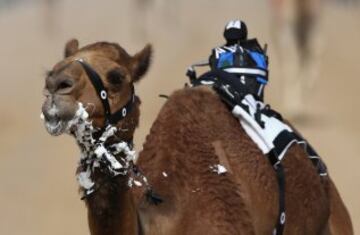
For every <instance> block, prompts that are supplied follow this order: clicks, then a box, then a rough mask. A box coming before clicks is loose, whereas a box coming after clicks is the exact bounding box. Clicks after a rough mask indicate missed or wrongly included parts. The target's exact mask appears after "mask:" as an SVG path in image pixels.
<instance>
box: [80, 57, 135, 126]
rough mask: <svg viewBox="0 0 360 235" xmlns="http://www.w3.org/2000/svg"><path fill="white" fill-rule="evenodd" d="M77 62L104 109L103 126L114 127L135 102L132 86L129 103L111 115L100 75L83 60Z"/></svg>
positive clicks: (106, 93)
mask: <svg viewBox="0 0 360 235" xmlns="http://www.w3.org/2000/svg"><path fill="white" fill-rule="evenodd" d="M76 61H77V62H79V63H80V64H81V66H82V67H83V68H84V70H85V72H86V74H87V76H88V77H89V79H90V81H91V83H92V85H93V86H94V88H95V90H96V93H97V95H98V96H99V98H100V100H101V103H102V105H103V108H104V113H105V123H104V124H105V125H104V128H106V126H108V125H109V124H111V125H115V124H116V123H117V122H119V121H120V120H122V119H124V118H125V117H126V115H127V114H128V113H130V111H131V109H132V106H133V104H134V102H135V91H134V86H133V85H132V86H131V97H130V99H129V101H128V102H127V103H126V104H125V105H124V106H123V107H122V108H120V109H119V110H117V111H116V112H114V113H111V109H110V103H109V99H108V92H107V90H106V88H105V86H104V83H103V82H102V80H101V78H100V75H99V74H98V73H97V72H96V71H95V70H94V69H93V68H92V67H91V66H90V65H89V64H88V63H87V62H86V61H85V60H83V59H77V60H76Z"/></svg>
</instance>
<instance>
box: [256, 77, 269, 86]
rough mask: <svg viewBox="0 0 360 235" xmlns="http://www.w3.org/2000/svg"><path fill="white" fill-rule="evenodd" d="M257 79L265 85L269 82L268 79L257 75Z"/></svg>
mask: <svg viewBox="0 0 360 235" xmlns="http://www.w3.org/2000/svg"><path fill="white" fill-rule="evenodd" d="M256 81H257V82H258V83H261V84H265V85H266V84H267V83H268V81H267V80H266V79H264V78H262V77H256Z"/></svg>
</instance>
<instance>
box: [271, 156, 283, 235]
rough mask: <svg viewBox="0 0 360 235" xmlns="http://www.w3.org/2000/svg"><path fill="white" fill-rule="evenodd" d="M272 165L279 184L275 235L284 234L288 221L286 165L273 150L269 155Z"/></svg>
mask: <svg viewBox="0 0 360 235" xmlns="http://www.w3.org/2000/svg"><path fill="white" fill-rule="evenodd" d="M268 158H269V161H270V163H271V165H272V166H273V167H274V169H275V172H276V178H277V181H278V186H279V215H278V221H277V223H276V228H275V229H274V232H273V234H274V235H282V234H283V232H284V226H285V221H286V212H285V172H284V167H283V166H282V164H281V162H280V160H279V159H278V154H277V153H276V152H275V151H274V150H272V151H271V152H270V153H269V155H268Z"/></svg>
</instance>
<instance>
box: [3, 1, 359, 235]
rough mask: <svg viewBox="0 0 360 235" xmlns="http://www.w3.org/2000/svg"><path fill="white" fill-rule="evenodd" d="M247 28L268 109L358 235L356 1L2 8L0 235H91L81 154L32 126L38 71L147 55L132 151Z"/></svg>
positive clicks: (67, 141)
mask: <svg viewBox="0 0 360 235" xmlns="http://www.w3.org/2000/svg"><path fill="white" fill-rule="evenodd" d="M234 18H241V19H243V20H245V21H246V23H247V25H248V29H249V34H250V37H257V38H258V40H259V42H260V43H261V44H262V45H263V44H265V43H268V54H269V57H270V84H269V85H268V87H267V90H266V101H267V102H268V103H270V104H271V105H272V107H273V108H275V109H277V110H278V111H280V112H281V113H283V115H284V116H285V117H287V118H289V119H290V120H292V121H293V123H294V124H295V126H296V127H297V128H298V129H299V130H300V131H301V132H302V134H303V135H304V136H305V137H307V138H308V139H309V141H310V142H311V143H312V145H313V146H314V147H315V148H316V149H317V151H318V152H319V154H320V155H321V156H322V157H323V159H324V160H325V162H326V163H327V165H328V168H329V171H330V175H331V177H332V178H333V180H334V181H335V183H336V185H337V187H338V189H339V191H340V193H341V195H342V198H343V200H344V201H345V203H346V205H347V207H348V209H349V211H350V213H351V216H352V220H353V224H354V227H355V234H357V233H360V200H359V199H360V181H359V179H360V170H359V164H360V125H359V121H358V120H359V117H358V115H360V91H359V89H360V75H359V74H360V66H359V62H360V45H359V42H360V2H359V1H356V0H342V1H341V0H338V1H335V0H332V1H330V0H328V1H326V0H323V1H321V0H221V1H219V0H196V1H195V0H108V1H95V0H77V1H72V0H37V1H36V0H33V1H31V0H26V1H25V0H0V71H1V73H0V91H1V93H0V110H1V114H0V127H1V129H0V234H14V235H18V234H27V235H42V234H52V235H57V234H88V228H87V220H86V209H85V206H84V204H83V202H82V201H80V196H79V194H78V192H77V190H78V189H77V188H78V186H77V182H76V179H75V168H76V164H77V161H78V155H79V151H78V148H77V146H76V145H75V142H74V140H73V139H72V138H70V137H68V136H61V137H58V138H54V137H51V136H49V135H48V134H47V133H46V131H45V129H44V128H43V124H42V121H41V120H40V107H41V104H42V100H43V97H42V88H43V85H44V77H45V71H46V70H47V69H50V68H51V67H52V66H53V65H54V64H55V63H56V62H58V61H59V60H61V59H62V55H63V49H64V44H65V42H66V41H67V40H69V39H70V38H74V37H75V38H77V39H79V41H80V44H81V45H86V44H88V43H92V42H96V41H101V40H106V41H111V42H118V43H119V44H120V45H121V46H123V47H124V48H125V49H126V50H127V51H128V52H129V53H132V54H133V53H136V52H137V51H139V50H140V49H141V48H142V47H143V46H144V45H145V43H148V42H150V43H152V44H153V46H154V57H153V64H152V66H151V69H150V72H149V73H148V75H147V76H146V77H145V78H144V79H143V80H142V81H141V82H140V84H139V85H138V86H137V88H136V90H137V93H138V95H139V96H140V97H141V99H142V100H143V103H142V107H141V110H142V116H141V124H140V128H139V129H138V131H137V132H136V138H135V143H136V148H137V150H141V148H142V143H143V141H144V138H145V136H146V134H147V133H148V130H149V128H150V126H151V124H152V122H153V121H154V119H155V117H156V115H157V113H158V111H159V109H160V108H161V106H162V104H163V103H164V102H165V100H164V99H161V98H159V97H158V95H159V94H171V93H172V92H173V91H174V90H176V89H179V88H182V87H183V85H184V83H185V82H187V78H186V77H185V76H184V74H185V70H186V68H187V66H188V65H189V64H191V63H193V62H196V61H198V60H201V59H204V58H208V56H209V53H210V51H211V49H212V48H213V47H215V46H218V45H221V44H222V43H224V40H223V37H222V33H223V27H224V25H225V23H226V22H227V21H228V20H230V19H234Z"/></svg>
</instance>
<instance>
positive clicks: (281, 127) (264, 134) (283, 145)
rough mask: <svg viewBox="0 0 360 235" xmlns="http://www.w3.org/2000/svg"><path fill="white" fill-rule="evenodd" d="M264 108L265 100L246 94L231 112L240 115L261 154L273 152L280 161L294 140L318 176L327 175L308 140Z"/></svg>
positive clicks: (241, 121)
mask: <svg viewBox="0 0 360 235" xmlns="http://www.w3.org/2000/svg"><path fill="white" fill-rule="evenodd" d="M264 110H265V104H264V103H262V102H260V101H257V100H255V98H254V97H253V96H252V95H250V94H249V95H246V96H245V97H244V98H243V99H242V100H241V105H235V106H234V108H233V109H232V113H233V115H234V116H235V117H237V118H239V121H240V124H241V126H242V127H243V128H244V130H245V132H246V133H247V135H248V136H249V137H250V138H251V139H252V140H253V141H254V142H255V144H256V145H257V146H258V147H259V149H260V150H261V151H262V152H263V154H266V155H268V154H273V155H275V157H276V161H277V162H275V163H274V164H275V165H276V164H278V163H280V162H281V160H282V159H283V158H284V157H285V156H286V152H287V151H288V149H289V148H290V147H291V146H292V145H293V144H299V145H301V146H303V148H304V150H305V152H306V153H307V155H308V157H309V158H310V160H311V161H312V162H313V164H314V165H315V166H316V167H317V169H318V173H319V174H320V175H321V176H325V175H327V170H326V167H325V165H324V164H323V162H322V161H321V159H320V157H319V156H318V154H317V153H316V152H315V150H314V149H313V148H312V147H311V146H310V145H309V144H308V142H307V141H306V140H304V139H303V138H302V137H301V136H300V135H299V134H298V133H296V132H295V131H294V130H293V129H292V128H291V127H290V126H289V125H287V124H285V123H284V122H283V121H282V120H280V119H279V118H277V117H276V116H272V115H268V114H266V112H262V111H264ZM256 115H258V117H256ZM259 115H260V116H259ZM260 123H261V124H260Z"/></svg>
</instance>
